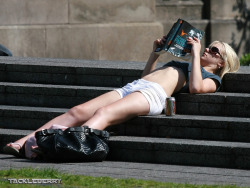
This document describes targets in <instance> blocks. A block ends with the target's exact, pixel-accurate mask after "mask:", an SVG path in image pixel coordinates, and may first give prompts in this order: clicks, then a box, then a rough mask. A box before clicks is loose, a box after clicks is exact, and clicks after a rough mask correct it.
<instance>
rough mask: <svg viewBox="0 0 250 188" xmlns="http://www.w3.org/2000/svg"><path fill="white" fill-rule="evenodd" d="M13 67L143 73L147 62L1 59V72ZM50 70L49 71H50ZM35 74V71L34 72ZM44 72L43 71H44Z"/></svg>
mask: <svg viewBox="0 0 250 188" xmlns="http://www.w3.org/2000/svg"><path fill="white" fill-rule="evenodd" d="M165 63H166V62H164V63H160V62H159V63H158V64H157V66H159V67H161V66H163V65H164V64H165ZM13 65H20V66H33V67H39V68H38V69H37V71H38V70H40V71H41V67H44V68H46V67H47V68H46V71H45V72H58V73H62V72H60V71H61V70H58V69H57V70H53V67H55V68H66V69H67V68H71V69H72V68H76V69H77V68H92V69H106V70H109V69H115V70H116V69H119V70H121V69H124V70H131V71H140V72H141V71H142V70H143V69H144V66H145V65H146V64H145V62H138V61H108V60H85V59H62V58H61V59H60V58H35V57H3V56H1V57H0V71H1V70H2V71H5V70H6V68H7V67H8V66H11V67H8V71H9V70H11V71H12V70H16V68H15V67H13ZM48 68H49V69H48ZM19 71H21V70H19ZM32 72H34V70H32ZM42 72H43V71H42ZM67 72H72V70H71V71H70V70H68V71H67ZM237 74H241V75H242V74H243V75H250V66H241V67H240V69H239V71H238V72H235V73H227V74H226V75H225V77H227V75H231V76H233V75H237Z"/></svg>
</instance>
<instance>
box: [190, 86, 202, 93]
mask: <svg viewBox="0 0 250 188" xmlns="http://www.w3.org/2000/svg"><path fill="white" fill-rule="evenodd" d="M189 93H191V94H198V93H202V90H201V89H200V88H196V87H190V88H189Z"/></svg>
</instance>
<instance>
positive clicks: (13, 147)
mask: <svg viewBox="0 0 250 188" xmlns="http://www.w3.org/2000/svg"><path fill="white" fill-rule="evenodd" d="M3 151H4V153H6V154H9V155H14V156H16V157H21V158H23V157H25V152H24V147H23V146H22V145H21V144H20V143H9V144H7V145H6V146H5V147H4V148H3Z"/></svg>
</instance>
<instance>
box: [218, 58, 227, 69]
mask: <svg viewBox="0 0 250 188" xmlns="http://www.w3.org/2000/svg"><path fill="white" fill-rule="evenodd" d="M224 66H225V61H223V60H222V61H220V62H219V63H218V67H220V68H222V67H224Z"/></svg>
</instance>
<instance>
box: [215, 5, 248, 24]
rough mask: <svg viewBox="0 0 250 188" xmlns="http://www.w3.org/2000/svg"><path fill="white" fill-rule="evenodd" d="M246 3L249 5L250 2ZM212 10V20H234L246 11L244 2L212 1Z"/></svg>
mask: <svg viewBox="0 0 250 188" xmlns="http://www.w3.org/2000/svg"><path fill="white" fill-rule="evenodd" d="M244 2H247V4H249V3H250V1H249V0H246V1H244ZM247 4H246V5H247ZM247 6H248V7H250V6H249V5H247ZM210 9H211V10H210V16H211V19H212V20H213V19H215V20H216V19H219V20H221V19H234V18H236V17H237V16H240V15H241V13H242V12H241V11H243V10H244V4H243V2H242V1H237V0H220V1H217V0H211V1H210Z"/></svg>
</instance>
